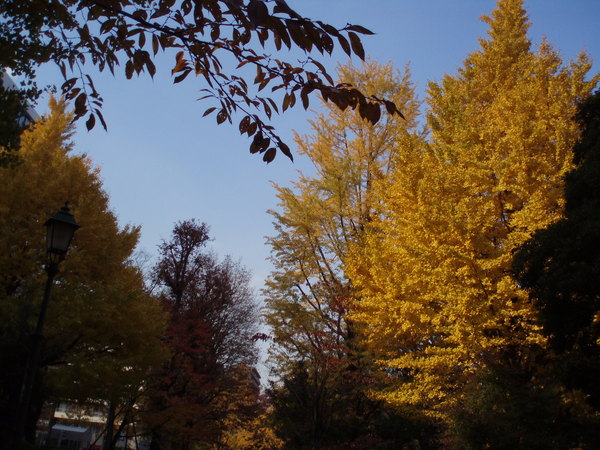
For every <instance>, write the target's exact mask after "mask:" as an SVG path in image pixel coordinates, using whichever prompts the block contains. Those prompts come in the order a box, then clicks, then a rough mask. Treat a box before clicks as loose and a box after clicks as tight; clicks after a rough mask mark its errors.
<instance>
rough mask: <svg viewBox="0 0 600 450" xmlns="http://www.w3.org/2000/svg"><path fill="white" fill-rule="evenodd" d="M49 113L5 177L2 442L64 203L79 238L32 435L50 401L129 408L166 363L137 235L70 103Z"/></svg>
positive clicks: (63, 271)
mask: <svg viewBox="0 0 600 450" xmlns="http://www.w3.org/2000/svg"><path fill="white" fill-rule="evenodd" d="M50 110H51V112H50V114H49V115H48V116H47V117H45V118H43V119H41V120H40V121H39V122H37V123H36V124H35V126H34V127H33V128H32V129H30V130H28V131H26V132H24V134H23V136H22V138H21V141H22V145H21V150H20V159H21V161H20V163H19V164H18V165H17V166H15V167H10V168H7V167H4V168H0V212H1V213H0V229H1V230H2V233H1V234H0V248H1V249H2V251H1V253H2V255H1V257H0V323H1V326H0V346H1V351H0V358H1V362H0V364H1V365H2V368H3V370H2V372H1V374H0V376H1V379H0V401H1V403H2V404H3V408H2V414H3V415H2V426H1V427H0V433H1V437H0V439H4V438H5V437H6V436H7V435H9V433H11V432H12V430H13V429H14V423H13V421H14V414H13V413H14V411H16V409H17V407H16V404H17V400H18V395H19V392H20V386H21V382H22V379H23V372H24V367H25V364H26V358H27V355H28V354H29V353H30V351H31V332H32V331H33V328H34V324H35V321H36V318H37V315H38V313H39V304H40V302H41V299H42V293H43V286H44V281H45V273H44V270H43V266H44V262H45V261H46V258H45V256H46V255H45V250H46V245H45V242H44V238H45V230H44V229H43V226H42V225H43V223H44V222H45V221H46V220H47V219H48V217H50V216H51V215H52V214H53V213H54V212H56V210H57V209H58V208H59V207H60V206H61V205H62V204H64V202H65V200H68V201H69V204H70V205H71V207H72V208H73V211H74V214H75V216H76V219H77V221H78V222H79V224H80V225H81V229H79V230H78V232H77V234H76V236H75V238H74V240H73V243H72V245H71V249H70V251H69V255H68V257H67V258H66V260H65V261H63V262H62V263H61V267H60V272H59V274H58V276H57V278H56V283H55V286H54V288H53V290H52V296H51V299H50V304H49V307H48V315H47V320H46V326H45V329H44V334H45V339H44V347H43V351H42V357H41V367H40V372H39V376H38V381H37V382H36V387H35V392H34V397H33V402H32V403H33V408H32V411H33V414H32V417H30V426H29V430H30V431H31V432H32V431H33V427H34V426H35V422H36V420H37V414H39V409H40V407H41V405H42V403H43V401H44V400H47V399H52V398H69V399H71V400H74V401H76V400H82V401H111V402H113V403H115V404H122V403H125V402H128V401H129V400H131V399H132V398H135V397H137V396H138V392H139V388H140V386H141V384H142V383H143V380H144V379H145V378H146V377H147V376H148V374H149V372H150V371H151V370H152V369H153V368H154V367H156V365H158V364H159V363H160V362H161V361H162V358H163V357H164V356H165V352H164V351H163V346H162V344H161V342H160V340H159V338H160V335H161V334H162V331H163V329H164V325H165V320H164V315H163V313H162V311H161V309H160V307H159V305H158V303H157V302H156V301H155V299H153V298H152V297H151V296H150V295H149V294H148V293H147V292H146V290H145V287H144V282H143V277H142V274H141V272H140V270H139V269H138V268H137V267H136V266H135V265H134V264H133V263H132V260H131V257H132V253H133V250H134V248H135V246H136V243H137V239H138V235H139V228H138V227H132V226H125V227H120V226H119V225H118V223H117V218H116V217H115V215H114V214H113V213H112V212H111V211H110V209H109V206H108V197H107V195H106V193H105V192H104V191H103V190H102V183H101V180H100V175H99V171H98V170H97V169H95V168H94V167H93V166H92V164H91V161H90V160H89V159H88V158H87V157H85V156H80V155H76V154H74V152H73V143H72V142H71V139H70V138H71V136H72V125H71V119H72V114H70V113H68V112H66V110H65V103H64V102H57V101H55V100H52V101H51V103H50ZM49 367H51V368H52V369H51V370H50V369H49Z"/></svg>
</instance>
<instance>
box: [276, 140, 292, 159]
mask: <svg viewBox="0 0 600 450" xmlns="http://www.w3.org/2000/svg"><path fill="white" fill-rule="evenodd" d="M277 146H278V147H279V150H281V152H282V153H283V154H284V155H285V156H287V157H288V158H290V159H291V160H292V161H294V157H293V156H292V152H291V151H290V148H289V147H288V146H287V145H286V144H285V143H284V142H282V141H279V142H278V143H277Z"/></svg>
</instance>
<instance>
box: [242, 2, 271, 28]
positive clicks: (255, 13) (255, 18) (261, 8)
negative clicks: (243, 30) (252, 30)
mask: <svg viewBox="0 0 600 450" xmlns="http://www.w3.org/2000/svg"><path fill="white" fill-rule="evenodd" d="M247 11H248V19H249V20H250V23H251V24H252V25H254V27H259V26H261V25H264V24H265V23H266V21H267V18H268V17H269V10H268V9H267V5H265V3H264V2H262V1H260V0H250V2H249V3H248V6H247Z"/></svg>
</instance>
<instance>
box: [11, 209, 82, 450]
mask: <svg viewBox="0 0 600 450" xmlns="http://www.w3.org/2000/svg"><path fill="white" fill-rule="evenodd" d="M44 226H45V227H46V253H47V255H48V262H47V263H46V267H45V269H46V273H47V275H48V277H47V279H46V288H45V289H44V298H43V300H42V306H41V308H40V315H39V317H38V322H37V325H36V327H35V331H34V333H33V336H32V337H33V342H32V347H31V355H30V359H29V364H28V365H27V369H26V371H25V379H24V381H23V388H22V390H21V397H20V401H19V411H18V415H17V442H18V445H19V447H22V446H23V444H24V443H25V425H26V423H27V417H28V416H29V407H30V404H31V392H32V391H33V384H34V382H35V375H36V373H37V371H38V366H39V363H40V355H41V350H42V341H43V339H44V335H43V333H42V331H43V329H44V321H45V319H46V310H47V309H48V300H49V299H50V290H51V289H52V283H53V281H54V277H55V276H56V274H57V273H58V264H59V263H60V262H61V261H62V260H63V259H64V258H65V255H66V254H67V250H68V249H69V245H70V244H71V240H72V239H73V235H74V234H75V231H76V230H77V229H78V228H79V225H78V224H77V222H75V218H74V217H73V214H71V213H70V210H69V205H68V202H67V203H65V205H64V206H63V207H62V208H61V209H60V211H58V212H57V213H56V214H54V215H53V216H52V217H51V218H50V219H48V220H47V221H46V223H45V224H44Z"/></svg>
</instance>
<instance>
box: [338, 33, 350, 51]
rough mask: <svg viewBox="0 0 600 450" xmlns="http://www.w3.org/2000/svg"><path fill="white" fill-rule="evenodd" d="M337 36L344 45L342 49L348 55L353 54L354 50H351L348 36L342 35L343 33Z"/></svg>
mask: <svg viewBox="0 0 600 450" xmlns="http://www.w3.org/2000/svg"><path fill="white" fill-rule="evenodd" d="M337 38H338V41H339V42H340V45H341V46H342V50H344V52H345V53H346V55H348V56H351V55H352V52H351V51H350V44H348V41H347V40H346V38H345V37H344V36H342V35H341V34H340V35H339V36H338V37H337Z"/></svg>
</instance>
